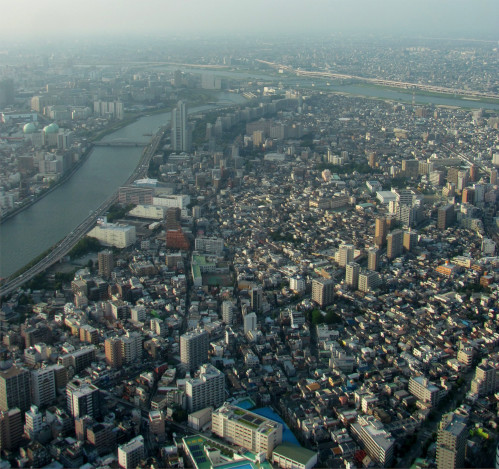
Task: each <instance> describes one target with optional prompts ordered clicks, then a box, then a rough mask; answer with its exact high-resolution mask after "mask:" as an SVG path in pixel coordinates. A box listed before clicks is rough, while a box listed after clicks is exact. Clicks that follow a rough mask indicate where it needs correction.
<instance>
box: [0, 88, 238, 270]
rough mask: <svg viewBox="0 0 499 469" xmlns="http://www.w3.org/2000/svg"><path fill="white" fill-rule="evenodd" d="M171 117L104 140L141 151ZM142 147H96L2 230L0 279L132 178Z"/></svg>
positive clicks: (229, 96)
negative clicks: (124, 143) (125, 143)
mask: <svg viewBox="0 0 499 469" xmlns="http://www.w3.org/2000/svg"><path fill="white" fill-rule="evenodd" d="M243 102H245V99H244V98H243V97H241V96H240V95H237V94H233V93H220V94H219V100H218V104H217V105H206V106H198V107H195V108H192V109H189V113H196V112H200V111H203V110H207V109H211V108H214V107H223V106H228V105H233V104H239V103H243ZM170 117H171V113H170V112H167V113H164V114H156V115H150V116H145V117H142V118H140V119H138V120H137V121H136V122H134V123H132V124H130V125H127V126H126V127H123V128H122V129H119V130H117V131H116V132H114V133H112V134H109V135H107V136H106V137H104V139H103V140H106V141H109V140H113V139H118V140H125V139H128V140H130V141H134V142H143V143H144V146H145V145H146V144H147V143H148V142H149V141H150V140H151V138H152V137H151V136H147V135H144V134H153V133H155V132H156V131H157V130H159V128H160V127H161V126H164V125H165V124H167V123H169V121H170ZM142 150H143V147H95V148H94V149H93V150H92V152H91V153H90V155H89V156H88V158H87V160H86V161H85V162H84V164H83V165H82V166H81V168H79V169H78V170H77V171H76V172H75V173H74V174H73V176H72V177H71V178H70V179H69V180H68V181H66V182H65V183H63V184H61V185H60V186H59V187H57V188H56V189H55V190H53V191H52V192H51V193H50V194H48V195H47V196H45V197H44V198H43V199H41V200H39V201H37V202H36V203H35V204H33V205H32V206H31V207H29V208H27V209H26V210H24V211H22V212H20V213H19V214H17V215H16V216H14V217H12V218H11V219H9V220H7V221H6V222H4V223H3V224H1V225H0V277H7V276H9V275H11V274H13V273H14V272H16V271H17V270H19V269H20V268H22V267H23V266H25V265H26V264H27V263H29V262H30V261H31V260H32V259H34V258H35V257H36V256H38V255H40V254H41V253H42V252H44V251H46V250H47V249H48V248H50V247H51V246H53V245H54V244H55V243H57V242H58V241H59V240H61V239H62V238H64V237H65V236H66V235H67V234H68V233H70V232H71V231H72V230H74V229H75V228H76V227H77V226H78V225H79V224H80V223H81V222H82V221H83V220H84V219H85V218H86V217H87V216H88V215H89V212H91V211H93V210H95V209H96V208H97V207H98V206H99V205H100V204H101V203H102V202H103V201H104V200H106V199H107V198H108V197H109V196H110V195H112V194H113V193H114V192H115V191H116V190H117V189H118V188H119V187H120V186H121V185H122V184H123V183H124V182H125V181H126V180H127V178H128V177H129V176H130V174H131V173H132V172H133V170H134V169H135V167H136V166H137V164H138V162H139V160H140V157H141V155H142Z"/></svg>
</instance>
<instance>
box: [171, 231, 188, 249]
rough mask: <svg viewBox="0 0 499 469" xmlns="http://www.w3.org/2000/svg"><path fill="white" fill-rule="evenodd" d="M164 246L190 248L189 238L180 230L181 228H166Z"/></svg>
mask: <svg viewBox="0 0 499 469" xmlns="http://www.w3.org/2000/svg"><path fill="white" fill-rule="evenodd" d="M166 247H167V248H170V249H180V250H181V251H188V250H189V249H190V248H191V244H190V242H189V239H188V238H187V236H186V235H185V233H184V232H183V231H182V228H178V229H176V230H168V231H167V232H166Z"/></svg>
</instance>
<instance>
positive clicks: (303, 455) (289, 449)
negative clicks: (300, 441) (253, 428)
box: [273, 443, 317, 464]
mask: <svg viewBox="0 0 499 469" xmlns="http://www.w3.org/2000/svg"><path fill="white" fill-rule="evenodd" d="M273 453H274V454H279V455H280V456H284V457H285V458H288V459H291V460H292V461H296V462H298V463H300V464H307V463H308V461H310V459H311V458H313V457H315V456H316V454H317V453H315V452H314V451H310V450H309V449H306V448H302V447H301V446H296V445H292V444H290V443H281V444H280V445H279V446H277V447H276V448H274V451H273Z"/></svg>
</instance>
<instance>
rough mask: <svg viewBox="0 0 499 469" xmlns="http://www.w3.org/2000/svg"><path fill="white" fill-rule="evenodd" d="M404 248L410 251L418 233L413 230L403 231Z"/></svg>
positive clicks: (415, 242)
mask: <svg viewBox="0 0 499 469" xmlns="http://www.w3.org/2000/svg"><path fill="white" fill-rule="evenodd" d="M403 244H404V249H406V250H407V251H409V252H411V251H412V250H413V249H414V248H415V246H416V245H417V244H418V234H417V233H416V232H415V231H412V230H409V231H404V242H403Z"/></svg>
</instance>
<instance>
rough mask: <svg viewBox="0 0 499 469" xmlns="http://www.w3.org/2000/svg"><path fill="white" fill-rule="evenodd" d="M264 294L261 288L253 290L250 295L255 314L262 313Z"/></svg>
mask: <svg viewBox="0 0 499 469" xmlns="http://www.w3.org/2000/svg"><path fill="white" fill-rule="evenodd" d="M262 299H263V292H262V289H261V288H253V289H252V290H251V294H250V301H251V310H252V311H254V312H255V313H260V312H261V311H262Z"/></svg>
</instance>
